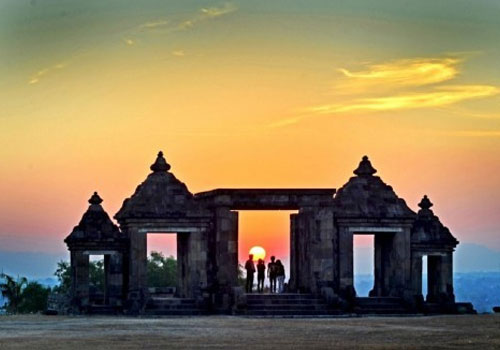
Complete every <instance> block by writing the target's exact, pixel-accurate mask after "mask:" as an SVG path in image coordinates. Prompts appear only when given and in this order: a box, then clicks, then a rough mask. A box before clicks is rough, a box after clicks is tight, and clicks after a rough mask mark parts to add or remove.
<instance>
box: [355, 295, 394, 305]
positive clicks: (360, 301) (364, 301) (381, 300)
mask: <svg viewBox="0 0 500 350" xmlns="http://www.w3.org/2000/svg"><path fill="white" fill-rule="evenodd" d="M401 303H402V299H401V298H396V297H358V298H356V304H357V305H376V304H380V305H401Z"/></svg>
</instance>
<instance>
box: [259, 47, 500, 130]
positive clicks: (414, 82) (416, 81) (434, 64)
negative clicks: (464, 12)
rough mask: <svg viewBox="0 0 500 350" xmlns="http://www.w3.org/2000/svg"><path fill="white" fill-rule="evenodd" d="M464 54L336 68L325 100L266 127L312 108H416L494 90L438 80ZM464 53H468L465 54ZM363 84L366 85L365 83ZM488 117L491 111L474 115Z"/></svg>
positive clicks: (455, 68) (456, 70)
mask: <svg viewBox="0 0 500 350" xmlns="http://www.w3.org/2000/svg"><path fill="white" fill-rule="evenodd" d="M467 57H468V56H467V55H466V54H465V53H462V54H455V57H451V56H450V57H435V58H432V57H431V58H407V59H399V60H392V61H389V62H386V63H380V64H369V65H365V68H364V69H360V70H349V69H345V68H342V69H340V70H339V71H340V72H341V73H342V75H343V78H342V80H341V81H340V83H337V84H336V85H335V86H334V87H335V88H336V89H337V91H336V92H339V93H336V94H335V95H334V96H333V97H330V101H329V102H327V103H324V104H318V105H316V106H312V107H309V108H305V109H302V110H300V111H299V112H297V113H296V116H295V117H293V118H290V117H288V118H286V119H283V120H278V121H275V122H274V123H273V124H270V125H268V126H269V127H284V126H287V125H291V124H296V123H299V122H300V121H302V120H303V119H306V118H310V117H312V116H314V115H318V114H346V113H349V112H364V113H369V112H380V111H396V110H406V109H416V108H444V107H446V108H448V109H450V107H449V106H451V105H453V104H457V103H459V102H461V101H466V100H471V99H479V98H486V97H492V96H495V95H498V94H499V93H500V86H496V85H485V84H461V85H458V84H457V85H453V84H449V83H448V84H447V85H442V83H443V82H449V81H450V80H452V79H454V78H456V77H458V76H459V75H460V74H461V66H460V64H461V63H462V62H464V61H465V59H466V58H467ZM469 57H470V54H469ZM367 88H369V89H367ZM476 117H478V118H479V117H483V118H489V119H494V118H496V117H497V115H487V116H482V115H476Z"/></svg>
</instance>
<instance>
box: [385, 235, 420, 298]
mask: <svg viewBox="0 0 500 350" xmlns="http://www.w3.org/2000/svg"><path fill="white" fill-rule="evenodd" d="M410 237H411V234H410V229H409V228H404V229H403V231H402V232H396V233H395V234H393V238H392V244H391V246H390V251H389V254H385V255H388V256H389V259H390V260H389V261H387V264H386V265H385V270H384V279H385V281H386V283H389V284H388V285H386V287H387V290H384V293H383V294H384V295H387V296H391V297H401V298H405V299H408V300H410V299H413V292H412V289H411V286H410V283H411V276H410V275H411V245H410V243H411V241H410ZM384 289H385V288H384Z"/></svg>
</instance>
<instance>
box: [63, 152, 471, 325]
mask: <svg viewBox="0 0 500 350" xmlns="http://www.w3.org/2000/svg"><path fill="white" fill-rule="evenodd" d="M151 171H152V172H151V173H150V174H149V175H148V177H147V178H146V180H145V181H144V182H143V183H141V184H140V185H139V186H138V187H137V188H136V190H135V192H134V194H133V195H132V196H131V197H130V198H127V199H126V200H125V201H124V202H123V205H122V207H121V209H120V210H119V211H118V212H117V213H116V214H115V216H114V217H115V219H116V220H117V222H118V224H119V225H118V226H117V225H115V224H114V223H113V222H112V221H111V219H110V218H109V216H108V214H106V212H105V211H104V209H103V208H102V206H101V202H102V199H101V198H100V197H99V196H98V194H97V193H94V195H93V196H92V197H91V198H90V200H89V203H90V206H89V208H88V210H87V212H85V214H84V215H83V217H82V219H81V221H80V223H79V224H78V225H77V226H75V228H74V229H73V231H72V232H71V233H70V235H69V236H68V237H67V238H66V239H65V242H66V243H67V245H68V248H69V250H70V252H71V277H72V289H71V305H72V310H73V312H100V311H101V312H110V311H113V312H126V313H129V314H143V313H146V314H148V313H150V314H193V313H242V314H245V313H246V314H265V315H268V314H282V315H286V314H311V315H315V314H337V313H353V312H354V313H416V312H418V313H455V312H472V311H473V309H472V306H471V305H470V304H466V303H456V302H455V296H454V293H453V264H452V260H453V251H454V249H455V247H456V245H457V244H458V241H457V240H456V239H455V238H454V237H453V236H452V234H451V233H450V231H449V230H448V229H447V228H446V227H445V226H443V224H442V223H441V222H440V220H439V218H438V217H437V216H435V215H434V214H433V212H432V210H431V207H432V203H431V202H430V200H429V199H428V198H427V196H424V197H423V199H422V201H421V202H420V204H419V207H420V210H419V211H418V212H417V213H415V212H414V211H412V210H411V209H410V208H409V207H408V206H407V205H406V203H405V201H404V200H403V199H401V198H399V197H398V196H397V195H396V193H395V192H394V190H393V189H392V188H391V187H390V186H388V185H387V184H385V183H384V182H383V181H382V180H381V179H380V177H378V176H376V175H375V174H376V170H375V169H374V168H373V167H372V165H371V163H370V161H369V160H368V158H367V157H366V156H365V157H363V159H362V161H361V162H360V164H359V166H358V167H357V169H356V170H354V175H355V176H353V177H351V178H350V179H349V181H348V182H347V183H346V184H345V185H344V186H342V187H341V188H340V189H339V190H338V191H336V190H335V189H333V188H327V189H216V190H212V191H207V192H202V193H197V194H192V193H191V192H189V190H188V188H187V187H186V185H185V184H184V183H182V182H181V181H179V180H178V179H177V178H176V177H175V176H174V175H173V174H172V173H171V172H170V165H169V164H168V163H167V162H166V160H165V158H164V157H163V154H162V152H160V153H159V154H158V157H157V159H156V161H155V162H154V164H153V165H151ZM238 210H295V211H296V213H295V214H291V216H290V273H289V276H290V279H289V281H288V290H287V293H286V294H283V295H267V296H266V295H250V294H248V295H247V294H245V293H243V291H242V288H241V287H240V286H239V285H238ZM155 232H161V233H165V232H169V233H175V234H176V236H177V260H178V263H177V275H178V283H177V287H176V290H175V297H173V298H172V297H170V298H160V297H155V295H154V293H152V292H151V289H150V288H149V286H148V283H147V234H148V233H155ZM359 234H372V235H374V250H375V251H374V277H375V282H374V286H373V289H372V290H371V292H370V297H367V298H359V297H357V295H356V290H355V288H354V277H353V275H354V272H353V236H354V235H359ZM90 255H104V270H105V280H104V293H103V295H102V296H101V298H100V301H99V302H96V301H95V298H93V293H92V288H91V285H90V282H89V256H90ZM423 256H427V257H428V292H427V295H426V296H424V295H422V274H423V271H422V258H423Z"/></svg>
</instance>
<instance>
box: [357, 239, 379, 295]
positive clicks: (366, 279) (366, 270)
mask: <svg viewBox="0 0 500 350" xmlns="http://www.w3.org/2000/svg"><path fill="white" fill-rule="evenodd" d="M374 238H375V235H373V234H362V235H358V234H355V235H354V236H353V265H354V266H353V272H354V288H355V290H356V295H357V296H359V297H367V296H369V293H370V291H371V290H372V289H373V286H374V283H375V273H374V271H375V264H374V261H375V258H374V252H375V245H374Z"/></svg>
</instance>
